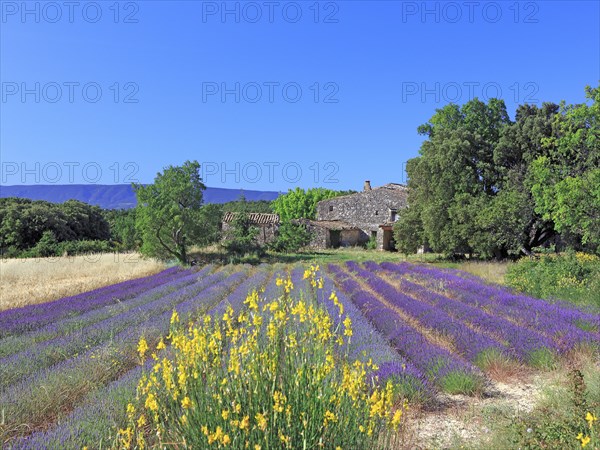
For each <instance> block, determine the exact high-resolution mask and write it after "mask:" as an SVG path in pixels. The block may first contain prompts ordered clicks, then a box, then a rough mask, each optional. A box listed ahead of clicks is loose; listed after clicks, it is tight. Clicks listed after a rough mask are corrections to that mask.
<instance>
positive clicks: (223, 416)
mask: <svg viewBox="0 0 600 450" xmlns="http://www.w3.org/2000/svg"><path fill="white" fill-rule="evenodd" d="M221 417H222V418H223V420H227V419H228V418H229V410H228V409H224V410H223V411H221Z"/></svg>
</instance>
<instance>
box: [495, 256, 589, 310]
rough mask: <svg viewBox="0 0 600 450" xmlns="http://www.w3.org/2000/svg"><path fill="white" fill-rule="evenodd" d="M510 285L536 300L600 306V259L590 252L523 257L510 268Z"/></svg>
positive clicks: (507, 275)
mask: <svg viewBox="0 0 600 450" xmlns="http://www.w3.org/2000/svg"><path fill="white" fill-rule="evenodd" d="M506 282H507V284H508V285H509V286H511V287H513V288H515V289H517V290H519V291H521V292H525V293H527V294H529V295H531V296H534V297H540V298H550V299H552V298H553V299H561V300H568V301H571V302H573V303H581V304H583V303H585V304H588V305H594V306H596V307H600V258H599V257H597V256H595V255H590V254H586V253H565V254H561V255H543V256H542V257H541V258H540V259H529V258H523V259H521V260H519V261H518V262H517V263H515V264H512V265H510V266H509V267H508V271H507V274H506Z"/></svg>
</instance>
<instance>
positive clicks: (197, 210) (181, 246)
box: [134, 161, 216, 264]
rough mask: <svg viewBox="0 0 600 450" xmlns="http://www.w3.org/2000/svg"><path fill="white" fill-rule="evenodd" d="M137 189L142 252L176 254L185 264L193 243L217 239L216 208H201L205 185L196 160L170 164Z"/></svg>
mask: <svg viewBox="0 0 600 450" xmlns="http://www.w3.org/2000/svg"><path fill="white" fill-rule="evenodd" d="M134 188H135V191H136V196H137V200H138V206H137V211H136V228H137V230H138V232H139V233H140V235H141V237H142V241H143V244H142V247H141V249H140V250H141V252H142V253H143V254H145V255H147V256H152V257H157V258H161V259H168V258H172V257H175V258H176V259H177V260H178V261H179V262H181V263H183V264H186V263H187V252H188V249H189V247H190V246H191V245H206V244H207V243H210V242H211V241H212V240H213V239H214V237H215V235H216V231H215V223H216V220H215V218H214V217H212V216H211V213H214V209H212V208H211V209H207V208H203V207H202V192H203V191H204V189H206V186H204V183H202V180H201V178H200V164H199V163H198V162H197V161H186V162H185V163H184V164H183V165H182V166H168V167H166V168H165V169H164V171H163V172H162V173H158V174H157V175H156V178H155V179H154V183H153V184H150V185H147V186H143V185H134Z"/></svg>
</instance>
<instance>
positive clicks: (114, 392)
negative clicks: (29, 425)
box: [11, 267, 274, 449]
mask: <svg viewBox="0 0 600 450" xmlns="http://www.w3.org/2000/svg"><path fill="white" fill-rule="evenodd" d="M247 271H248V269H247V268H246V269H243V270H239V268H238V269H235V270H233V269H232V270H231V271H227V272H224V273H223V274H221V275H225V276H221V278H220V280H219V281H217V282H216V283H215V281H216V280H215V279H212V282H213V284H212V285H211V286H210V287H208V288H206V289H204V290H202V291H201V292H199V293H198V294H196V295H194V296H192V297H190V298H188V299H187V300H185V301H183V302H181V303H179V304H178V305H177V307H176V309H177V311H178V313H179V315H180V317H181V319H182V320H186V317H188V316H189V317H191V318H195V317H198V316H199V314H201V313H208V314H211V315H220V314H222V313H223V312H224V311H225V309H226V308H227V307H228V306H231V307H232V308H233V309H234V310H237V309H239V308H241V307H242V306H243V301H244V300H245V298H246V295H247V293H248V292H249V291H251V290H253V289H260V288H261V287H262V286H264V285H265V284H266V283H267V282H268V280H269V278H270V276H271V271H270V269H269V268H268V267H261V268H259V269H258V270H256V271H255V272H254V274H252V275H251V276H249V277H247ZM211 278H212V276H209V277H206V279H205V280H201V281H199V283H198V284H205V282H204V281H209V280H210V279H211ZM242 280H243V281H242ZM273 284H274V283H273ZM190 315H191V316H190ZM170 316H171V311H168V312H166V313H165V314H163V315H162V316H159V317H155V318H153V319H152V320H149V321H147V322H146V323H145V324H144V336H145V337H146V339H147V340H148V342H149V343H155V342H156V340H157V338H158V337H159V336H160V335H162V334H164V333H165V332H166V330H167V329H168V325H169V319H170ZM137 331H138V334H137V338H138V339H139V334H140V333H141V331H140V330H137ZM133 334H134V336H135V335H136V334H135V333H133ZM136 342H137V341H132V342H129V343H128V345H129V346H131V345H133V352H135V343H136ZM121 345H123V344H121ZM151 362H152V361H151V360H150V361H146V366H147V367H149V365H148V364H150V363H151ZM140 374H141V366H135V367H134V368H133V369H130V370H129V371H128V372H126V373H125V374H124V375H123V376H121V377H119V378H118V379H116V380H114V381H112V382H110V383H108V384H107V385H105V386H103V387H101V388H99V389H97V390H95V391H94V392H92V393H90V394H89V395H88V396H87V397H86V398H84V399H83V400H82V401H81V403H80V405H79V406H78V407H77V408H75V409H74V410H73V411H72V412H71V414H69V415H68V416H67V417H65V418H63V419H62V420H61V423H60V424H59V425H57V426H55V427H53V428H51V429H50V430H48V431H40V432H37V433H33V434H31V435H29V436H27V437H23V438H21V439H19V440H17V441H14V442H12V444H11V448H15V449H16V448H19V449H25V448H27V449H42V448H44V449H46V448H55V449H62V448H82V447H84V446H90V445H99V443H108V446H110V445H111V443H112V440H113V438H114V433H115V426H117V425H118V424H121V423H123V422H124V419H125V409H126V408H125V406H126V404H127V403H128V402H129V401H131V399H132V398H133V396H134V395H135V386H136V383H137V380H138V379H139V376H140Z"/></svg>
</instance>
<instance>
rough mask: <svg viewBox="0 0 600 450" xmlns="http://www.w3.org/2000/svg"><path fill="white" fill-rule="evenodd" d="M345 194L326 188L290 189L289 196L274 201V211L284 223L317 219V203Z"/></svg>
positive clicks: (285, 195)
mask: <svg viewBox="0 0 600 450" xmlns="http://www.w3.org/2000/svg"><path fill="white" fill-rule="evenodd" d="M344 194H345V192H342V191H332V190H330V189H324V188H312V189H308V190H306V191H305V190H304V189H300V188H296V189H294V190H292V189H290V190H289V191H288V192H287V194H284V195H281V196H279V197H278V198H277V199H275V200H273V203H272V204H273V210H274V211H275V212H276V213H277V214H279V218H280V220H281V221H282V222H283V223H285V222H289V221H291V220H295V219H315V217H316V214H317V203H319V202H320V201H321V200H327V199H329V198H333V197H337V196H339V195H344Z"/></svg>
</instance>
